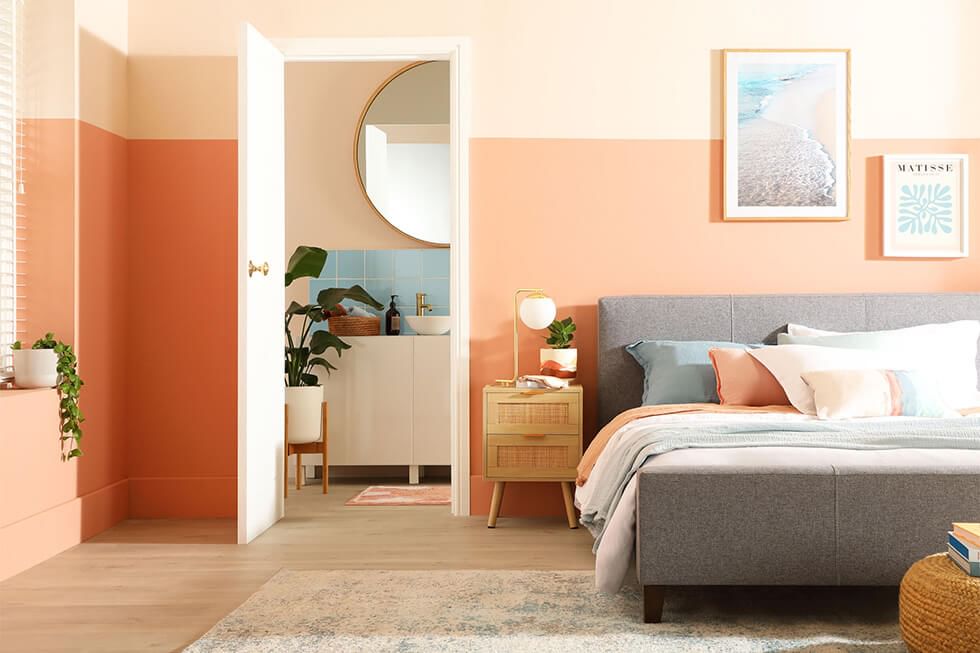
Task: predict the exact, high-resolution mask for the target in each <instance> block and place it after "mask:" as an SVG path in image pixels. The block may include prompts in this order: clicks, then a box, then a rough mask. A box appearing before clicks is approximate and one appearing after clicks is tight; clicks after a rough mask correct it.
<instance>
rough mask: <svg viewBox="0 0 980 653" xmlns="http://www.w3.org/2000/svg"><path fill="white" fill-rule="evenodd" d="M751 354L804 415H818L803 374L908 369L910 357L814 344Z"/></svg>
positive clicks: (752, 352) (811, 391)
mask: <svg viewBox="0 0 980 653" xmlns="http://www.w3.org/2000/svg"><path fill="white" fill-rule="evenodd" d="M749 355H750V356H753V357H754V358H755V359H756V360H757V361H759V362H760V363H762V365H763V366H765V368H766V369H767V370H769V372H770V373H771V374H772V375H773V376H774V377H776V381H778V382H779V385H781V386H783V390H784V391H785V392H786V396H787V397H788V398H789V402H790V403H791V404H793V407H794V408H796V410H798V411H800V412H801V413H805V414H807V415H816V414H817V408H816V405H815V404H814V402H813V390H811V389H810V386H808V385H807V384H806V381H804V380H803V373H804V372H821V371H823V370H876V369H886V370H896V369H898V370H900V369H907V368H908V367H909V366H908V365H907V364H906V363H907V362H908V361H907V358H908V357H907V356H906V355H904V354H902V353H896V352H888V351H868V350H864V349H841V348H837V347H818V346H814V345H780V346H778V347H761V348H759V349H750V350H749Z"/></svg>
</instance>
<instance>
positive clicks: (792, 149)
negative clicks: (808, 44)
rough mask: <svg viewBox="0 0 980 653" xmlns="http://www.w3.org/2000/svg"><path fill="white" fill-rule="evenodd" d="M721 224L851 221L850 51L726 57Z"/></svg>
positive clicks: (762, 52)
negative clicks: (723, 220)
mask: <svg viewBox="0 0 980 653" xmlns="http://www.w3.org/2000/svg"><path fill="white" fill-rule="evenodd" d="M723 58H724V61H723V65H722V70H723V74H724V98H723V102H722V105H723V110H724V148H725V155H724V161H725V180H724V186H725V190H724V194H725V197H724V216H723V217H724V219H725V220H847V218H848V206H849V199H850V189H849V182H850V147H849V146H850V58H851V54H850V50H725V51H724V54H723Z"/></svg>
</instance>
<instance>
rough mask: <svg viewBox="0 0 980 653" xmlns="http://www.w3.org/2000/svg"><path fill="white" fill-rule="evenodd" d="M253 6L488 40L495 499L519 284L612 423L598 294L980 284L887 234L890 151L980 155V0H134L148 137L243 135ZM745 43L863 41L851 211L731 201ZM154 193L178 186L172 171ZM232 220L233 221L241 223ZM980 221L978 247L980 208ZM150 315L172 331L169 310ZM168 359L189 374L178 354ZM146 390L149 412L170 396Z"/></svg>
mask: <svg viewBox="0 0 980 653" xmlns="http://www.w3.org/2000/svg"><path fill="white" fill-rule="evenodd" d="M188 15H193V16H194V21H191V22H188V21H187V20H186V17H187V16H188ZM882 15H888V16H889V21H888V29H884V30H868V29H867V26H868V25H873V24H878V23H879V22H880V17H881V16H882ZM243 20H247V21H250V22H252V23H253V24H255V25H256V26H257V27H258V28H259V30H261V31H263V32H264V33H265V34H267V35H269V36H271V37H279V38H284V37H323V36H342V37H357V36H430V35H444V34H452V35H463V36H468V37H469V38H470V39H471V43H472V63H473V68H472V75H473V77H472V90H473V107H472V124H473V136H474V139H473V141H472V142H471V179H470V184H471V207H470V208H471V225H470V229H471V243H470V245H471V256H472V259H471V288H470V290H471V306H472V314H471V324H472V331H471V334H470V337H471V377H470V382H471V393H472V394H471V403H470V407H471V411H470V412H471V420H472V421H471V451H472V454H471V471H472V473H473V477H472V482H473V491H472V506H471V507H472V509H473V511H474V513H477V514H479V513H483V512H486V510H487V506H488V502H489V496H488V485H487V484H485V483H484V482H483V481H482V479H481V478H480V476H479V472H480V469H481V468H482V458H481V457H482V451H481V446H482V444H481V423H482V406H481V401H480V389H481V387H482V385H483V384H484V383H486V382H487V381H488V380H491V379H494V378H497V377H499V376H501V375H505V374H506V373H507V371H508V369H509V357H510V343H509V337H510V336H509V329H510V326H509V325H510V323H509V320H510V311H511V308H510V305H509V302H510V296H511V292H512V290H513V288H515V287H518V286H527V285H540V286H542V287H544V288H547V289H548V291H549V292H550V293H551V294H552V295H553V296H554V297H555V298H556V299H557V301H558V303H559V310H560V312H561V314H562V315H564V314H570V315H573V316H574V317H575V319H576V320H577V321H578V322H579V324H580V331H579V343H578V344H579V347H580V350H581V352H580V370H581V374H582V376H583V380H584V385H585V390H586V393H587V394H586V396H587V401H586V427H587V430H588V431H594V429H595V427H596V424H595V401H594V398H595V344H594V343H595V303H596V299H597V298H598V297H600V296H602V295H607V294H624V293H647V292H657V293H712V292H725V293H728V292H732V293H738V292H763V293H764V292H806V291H838V292H849V291H853V292H859V291H872V292H873V291H888V290H908V291H916V290H918V291H943V290H980V259H978V258H977V257H976V256H974V257H971V258H968V259H964V260H957V261H886V260H883V259H882V258H881V256H880V248H879V244H878V243H879V240H880V233H879V230H880V227H879V224H880V219H881V215H880V211H881V208H880V199H879V198H880V183H881V182H880V172H879V168H878V166H879V165H880V164H879V161H880V160H879V158H878V157H880V155H882V154H885V153H903V152H928V151H939V152H944V151H945V152H967V153H969V154H971V155H973V157H974V158H976V157H977V156H980V83H978V82H977V80H976V79H975V75H973V73H972V70H973V68H972V67H971V62H980V40H977V39H975V38H974V35H973V34H972V32H971V31H970V30H971V26H972V25H975V24H977V23H978V21H980V4H978V3H975V2H972V1H970V0H936V1H935V2H928V3H907V4H904V5H903V11H902V12H901V13H896V12H894V10H893V3H892V2H891V1H890V0H868V1H867V2H861V3H855V2H853V1H851V0H826V1H825V2H821V3H810V4H800V3H787V2H783V1H782V0H744V1H742V2H739V3H720V2H717V1H715V0H688V1H686V2H676V1H674V0H650V1H647V0H625V1H623V2H618V3H615V5H614V6H612V5H608V3H607V4H602V3H599V4H597V3H592V2H587V1H586V0H572V1H571V2H569V1H561V2H560V1H558V0H542V1H541V2H534V3H527V2H522V1H519V0H495V1H493V2H491V1H473V2H463V3H460V2H452V1H451V0H420V1H419V2H415V3H411V5H404V6H403V5H397V6H396V5H392V4H391V3H387V2H383V1H382V0H365V1H363V2H358V3H319V4H316V3H313V4H310V3H306V4H304V5H303V6H302V7H301V8H300V7H298V6H297V7H284V6H280V5H276V4H275V3H255V2H248V1H246V0H229V1H228V2H222V3H220V4H205V5H202V4H200V3H197V2H195V1H194V0H172V1H171V2H168V3H158V2H155V1H154V0H131V2H130V5H129V49H130V60H129V64H130V65H129V79H130V85H131V93H130V97H129V119H130V124H131V125H132V126H133V127H132V129H136V126H137V125H138V136H139V138H142V139H169V140H170V141H176V142H174V143H172V147H175V148H177V147H179V148H185V149H186V151H188V152H191V151H194V152H197V151H198V148H197V146H196V145H195V143H196V142H197V140H198V139H211V138H213V139H228V140H227V141H226V142H228V143H233V139H234V138H235V101H234V99H235V96H234V79H235V77H234V74H235V72H234V59H233V58H232V57H233V56H234V54H235V51H236V47H237V45H236V39H237V30H238V25H239V23H240V21H243ZM787 34H790V35H792V38H787ZM908 43H916V44H917V47H915V48H909V47H908ZM738 47H759V48H766V47H768V48H779V47H800V48H805V47H824V48H836V47H848V48H851V49H852V62H853V65H852V73H853V74H852V117H853V125H852V134H853V136H854V143H853V156H854V159H853V177H852V188H853V189H854V196H853V199H852V206H851V208H852V214H853V215H854V219H852V220H851V221H850V222H847V223H841V224H806V223H787V224H728V223H723V222H721V221H720V217H719V212H720V202H721V174H722V172H721V144H720V141H719V140H718V138H719V136H720V134H721V116H720V106H721V103H720V102H721V79H720V78H721V72H720V71H721V67H720V64H721V54H720V53H721V50H722V49H723V48H738ZM910 78H914V79H918V80H921V83H922V84H923V87H922V88H920V89H919V92H918V93H915V94H912V95H910V94H909V93H908V92H907V87H906V85H905V81H906V80H907V79H910ZM936 98H943V101H942V102H941V103H937V101H936ZM895 107H901V110H896V109H895ZM178 142H179V144H178ZM160 147H162V145H161V146H160ZM195 165H197V164H196V163H195ZM212 170H213V171H218V172H217V173H214V174H218V175H219V177H220V178H221V179H222V180H224V179H225V178H226V177H227V178H229V183H233V179H234V162H228V167H227V168H219V166H218V164H217V161H216V162H215V165H214V166H213V168H212ZM973 184H974V193H976V192H978V191H980V188H977V186H976V184H977V181H976V176H975V177H974V180H973ZM167 189H168V191H170V190H172V189H171V188H170V186H169V185H168V186H167ZM133 192H135V193H136V194H137V195H142V194H146V195H147V196H148V197H149V196H152V195H153V194H156V196H157V197H160V196H162V195H163V193H162V189H161V188H159V187H157V186H154V185H153V184H149V185H147V186H146V187H145V188H142V189H141V190H131V193H133ZM173 192H177V191H173ZM180 192H181V193H182V195H181V198H180V199H179V201H180V202H181V205H184V204H187V205H197V204H198V203H203V202H208V201H213V197H212V196H213V195H214V193H212V192H211V190H210V189H197V190H196V192H200V193H204V195H202V196H194V197H191V196H190V195H189V194H190V192H191V190H190V189H187V190H181V191H180ZM220 192H221V193H223V192H224V191H223V190H222V191H220ZM131 197H132V195H131ZM209 197H210V198H211V199H209ZM140 201H146V202H149V201H150V199H145V200H140ZM172 201H174V202H176V201H178V200H176V199H175V200H172ZM229 220H230V222H229V223H228V224H227V225H226V227H225V228H226V229H230V228H232V227H233V225H234V222H233V220H232V219H231V218H229ZM974 222H975V220H974ZM974 227H975V228H974V230H973V233H974V243H973V247H974V251H978V250H977V246H978V245H980V243H978V242H977V240H976V238H977V237H978V236H977V235H978V234H980V229H978V228H976V225H974ZM163 229H164V227H161V233H160V234H159V235H158V237H159V238H160V239H161V240H162V241H163V242H167V243H173V244H174V245H175V246H177V245H182V246H191V247H197V246H198V245H197V244H196V243H193V242H192V241H193V238H195V237H196V235H190V236H189V235H188V234H190V233H192V232H190V231H187V230H186V227H185V226H184V225H183V224H182V223H178V224H176V225H173V226H172V227H170V228H167V229H166V233H162V231H163ZM543 242H547V243H548V245H549V247H557V248H558V249H560V250H562V251H567V252H570V253H571V255H572V256H574V257H575V258H576V261H578V263H577V264H576V265H574V266H562V267H561V268H560V269H557V270H554V271H551V270H547V269H544V268H543V267H539V266H535V265H529V264H528V262H529V261H536V260H537V259H538V258H539V255H540V248H541V243H543ZM746 261H752V264H751V265H746V263H745V262H746ZM147 327H148V328H151V329H152V334H153V335H154V337H156V336H157V335H159V334H160V333H162V332H163V331H164V330H165V328H166V327H165V326H164V325H159V324H148V325H147ZM539 345H540V340H539V339H538V336H537V335H536V334H533V333H529V332H522V349H523V351H524V352H525V358H524V359H523V364H524V366H525V368H531V367H533V363H534V361H533V357H534V355H535V350H536V349H537V347H538V346H539ZM167 378H168V379H169V380H173V379H176V378H177V376H176V372H174V373H173V374H168V376H167ZM196 390H197V388H196V387H195V388H194V390H191V391H188V392H186V393H184V394H183V395H182V396H184V397H185V398H186V397H187V396H189V395H190V394H191V392H193V391H196ZM229 401H233V399H231V398H229ZM144 410H146V411H147V412H146V414H145V416H144V418H145V419H149V418H150V413H149V407H148V406H146V407H144ZM197 433H198V437H200V438H205V439H207V440H208V441H209V442H211V444H209V445H208V447H209V448H208V449H205V447H204V445H200V446H201V451H200V452H197V453H198V455H201V456H206V455H207V453H208V451H223V450H225V449H227V448H229V447H233V446H234V434H233V433H225V432H222V434H221V435H220V438H221V439H220V440H219V435H217V434H214V433H210V432H205V431H203V430H198V431H197ZM162 455H164V456H173V457H176V456H177V455H182V456H184V455H185V453H184V452H181V453H180V454H178V453H176V452H170V453H169V454H168V453H162ZM159 464H160V465H161V466H163V464H164V463H163V462H159ZM184 464H185V465H191V464H196V463H191V462H189V461H188V462H185V463H184ZM503 508H504V512H505V513H507V514H517V513H524V514H549V513H550V514H561V500H560V496H559V493H558V490H557V489H556V488H552V487H550V486H549V487H535V486H530V485H524V486H520V485H516V484H515V486H514V487H512V488H509V489H508V491H507V494H506V496H505V498H504V506H503Z"/></svg>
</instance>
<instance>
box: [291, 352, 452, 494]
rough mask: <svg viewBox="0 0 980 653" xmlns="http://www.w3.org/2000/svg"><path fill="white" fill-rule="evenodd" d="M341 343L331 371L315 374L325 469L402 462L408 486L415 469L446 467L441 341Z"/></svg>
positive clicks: (445, 371)
mask: <svg viewBox="0 0 980 653" xmlns="http://www.w3.org/2000/svg"><path fill="white" fill-rule="evenodd" d="M344 341H345V342H347V343H348V344H349V345H350V346H351V348H350V349H348V350H346V351H344V355H343V356H342V357H341V358H339V359H336V358H335V357H334V356H331V360H335V361H336V363H335V364H336V365H337V367H338V368H340V369H339V371H336V372H334V373H333V374H332V375H330V376H329V377H327V375H326V374H321V375H320V378H321V383H323V386H324V396H325V398H326V400H327V402H328V405H329V410H330V436H329V438H330V440H329V447H330V449H329V450H330V465H331V466H334V465H369V466H375V465H408V466H409V469H410V472H409V476H410V481H411V482H412V483H417V482H418V467H419V465H449V464H450V451H449V447H450V441H449V439H450V431H449V424H450V422H449V390H450V388H449V336H344ZM317 457H318V458H319V456H317ZM304 462H305V461H304ZM317 462H319V461H317Z"/></svg>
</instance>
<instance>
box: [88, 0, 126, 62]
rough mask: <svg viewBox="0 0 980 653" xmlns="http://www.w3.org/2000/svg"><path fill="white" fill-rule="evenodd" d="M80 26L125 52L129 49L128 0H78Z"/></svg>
mask: <svg viewBox="0 0 980 653" xmlns="http://www.w3.org/2000/svg"><path fill="white" fill-rule="evenodd" d="M76 11H77V13H78V26H79V27H81V28H82V29H84V30H88V31H89V32H90V33H91V34H93V35H94V36H96V37H97V38H98V39H99V40H101V41H104V42H105V43H107V44H108V45H109V46H111V47H112V48H114V49H116V50H119V51H120V52H122V53H123V54H125V53H126V52H127V51H128V50H129V2H128V0H77V4H76Z"/></svg>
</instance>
